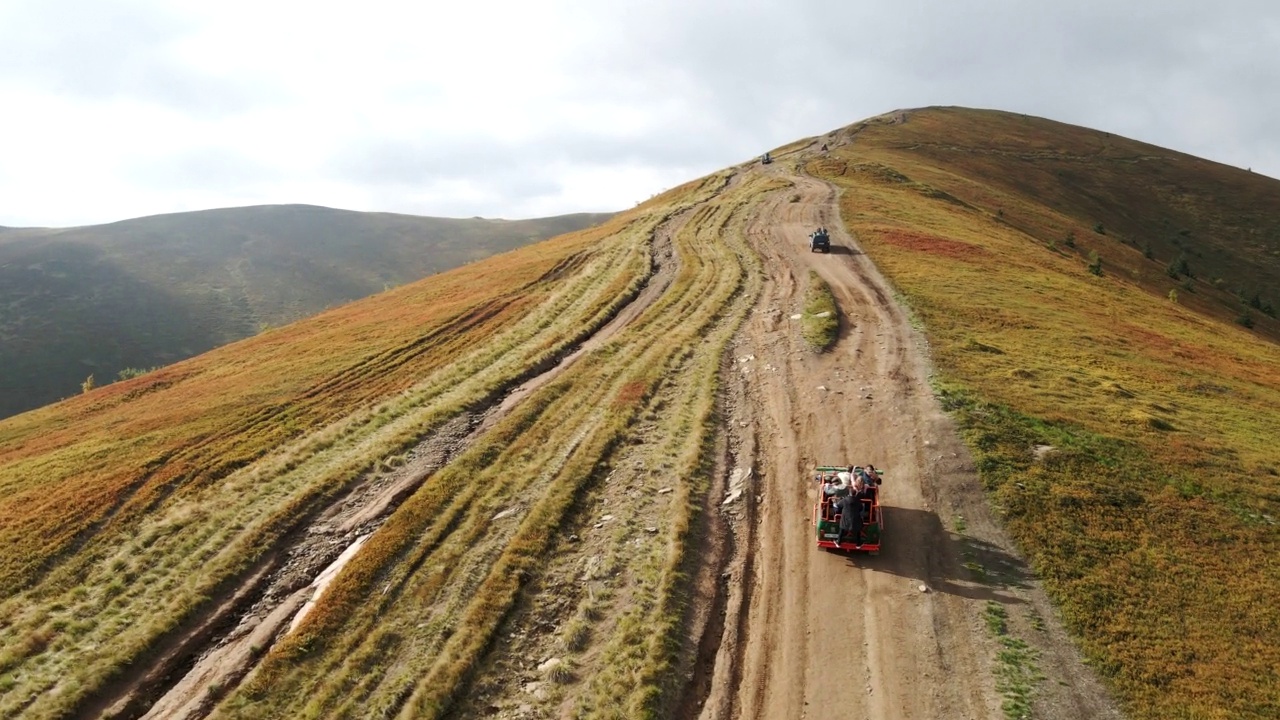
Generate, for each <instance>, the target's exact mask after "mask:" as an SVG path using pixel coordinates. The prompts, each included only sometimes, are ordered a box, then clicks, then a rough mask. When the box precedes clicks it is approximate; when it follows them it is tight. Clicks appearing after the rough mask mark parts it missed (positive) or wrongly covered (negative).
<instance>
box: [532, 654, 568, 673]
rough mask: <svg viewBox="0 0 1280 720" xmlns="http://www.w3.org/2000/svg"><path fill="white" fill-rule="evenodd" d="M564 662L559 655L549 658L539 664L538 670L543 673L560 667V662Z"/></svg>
mask: <svg viewBox="0 0 1280 720" xmlns="http://www.w3.org/2000/svg"><path fill="white" fill-rule="evenodd" d="M563 662H564V661H563V660H561V659H560V658H557V657H553V658H547V659H546V660H543V661H542V664H541V665H539V666H538V672H542V673H545V672H550V671H552V670H554V669H556V668H558V667H560V664H561V663H563Z"/></svg>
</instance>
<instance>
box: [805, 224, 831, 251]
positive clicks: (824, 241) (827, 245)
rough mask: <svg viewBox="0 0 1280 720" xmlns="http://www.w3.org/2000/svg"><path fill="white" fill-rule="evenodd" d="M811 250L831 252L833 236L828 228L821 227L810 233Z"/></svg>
mask: <svg viewBox="0 0 1280 720" xmlns="http://www.w3.org/2000/svg"><path fill="white" fill-rule="evenodd" d="M809 252H824V253H829V252H831V236H830V235H828V234H827V229H826V228H824V227H820V228H818V229H817V230H814V231H813V232H811V233H809Z"/></svg>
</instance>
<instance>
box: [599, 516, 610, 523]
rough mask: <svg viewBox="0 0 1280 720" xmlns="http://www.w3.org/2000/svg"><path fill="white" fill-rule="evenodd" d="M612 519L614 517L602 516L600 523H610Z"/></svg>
mask: <svg viewBox="0 0 1280 720" xmlns="http://www.w3.org/2000/svg"><path fill="white" fill-rule="evenodd" d="M612 519H613V516H612V515H602V516H601V517H600V522H609V521H610V520H612Z"/></svg>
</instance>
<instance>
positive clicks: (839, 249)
mask: <svg viewBox="0 0 1280 720" xmlns="http://www.w3.org/2000/svg"><path fill="white" fill-rule="evenodd" d="M831 254H832V255H861V254H862V252H861V251H860V250H856V249H854V248H851V247H849V246H848V245H836V244H835V243H832V244H831Z"/></svg>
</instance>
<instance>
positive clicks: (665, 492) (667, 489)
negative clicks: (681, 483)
mask: <svg viewBox="0 0 1280 720" xmlns="http://www.w3.org/2000/svg"><path fill="white" fill-rule="evenodd" d="M669 492H671V488H669V487H664V488H662V489H661V490H659V491H658V494H659V495H666V494H667V493H669Z"/></svg>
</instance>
